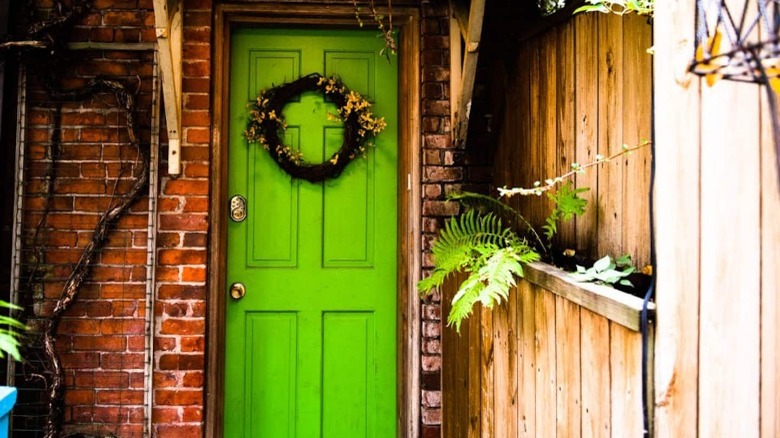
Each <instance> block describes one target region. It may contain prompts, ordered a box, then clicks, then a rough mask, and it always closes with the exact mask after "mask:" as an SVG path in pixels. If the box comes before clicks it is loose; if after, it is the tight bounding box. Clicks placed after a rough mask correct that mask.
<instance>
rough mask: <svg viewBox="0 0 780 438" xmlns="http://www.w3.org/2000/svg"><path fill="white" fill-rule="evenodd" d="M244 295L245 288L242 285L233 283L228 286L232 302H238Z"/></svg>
mask: <svg viewBox="0 0 780 438" xmlns="http://www.w3.org/2000/svg"><path fill="white" fill-rule="evenodd" d="M244 295H246V286H244V283H241V282H235V283H233V284H231V285H230V297H231V298H233V299H234V300H240V299H241V298H244Z"/></svg>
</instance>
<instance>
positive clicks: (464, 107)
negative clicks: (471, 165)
mask: <svg viewBox="0 0 780 438" xmlns="http://www.w3.org/2000/svg"><path fill="white" fill-rule="evenodd" d="M450 4H451V7H452V10H453V12H454V15H455V17H456V19H457V20H458V22H459V23H462V22H463V17H462V16H461V15H462V12H461V13H459V12H458V10H459V6H458V3H457V1H452V2H451V3H450ZM484 16H485V0H472V1H471V6H470V8H469V15H468V30H467V32H466V35H465V42H466V44H465V53H464V55H463V69H462V71H461V82H460V87H459V88H458V89H456V90H453V91H454V92H455V93H456V96H457V97H456V99H455V101H456V102H457V106H456V109H455V119H454V120H453V121H452V125H453V140H454V142H455V144H456V145H460V146H462V145H465V144H466V134H467V131H468V125H469V111H470V110H471V97H472V95H473V92H474V80H475V78H476V75H477V55H478V54H479V42H480V38H481V36H482V20H483V18H484Z"/></svg>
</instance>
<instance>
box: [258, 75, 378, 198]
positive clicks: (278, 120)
mask: <svg viewBox="0 0 780 438" xmlns="http://www.w3.org/2000/svg"><path fill="white" fill-rule="evenodd" d="M308 91H318V92H320V93H322V95H323V96H324V97H325V99H326V100H328V101H331V102H333V103H334V104H336V106H337V107H338V113H337V114H328V118H329V119H331V120H338V121H341V122H342V123H343V124H344V142H343V143H342V144H341V148H339V150H338V151H337V152H336V153H334V154H333V155H332V156H331V157H330V158H329V159H327V160H325V161H323V162H322V163H308V162H306V161H304V160H303V155H302V154H301V153H300V151H295V150H293V149H292V148H291V147H290V146H288V145H285V144H284V142H283V141H282V138H284V131H285V129H286V128H287V123H286V121H285V119H284V114H283V113H282V110H283V109H284V106H285V105H286V104H287V103H288V102H290V101H291V100H292V99H293V98H295V97H296V96H299V95H300V94H302V93H305V92H308ZM248 107H249V108H250V113H249V121H248V123H247V128H246V131H244V137H246V139H247V140H248V141H249V143H250V144H252V143H259V144H260V145H262V146H263V148H265V149H266V150H267V151H268V152H269V153H270V154H271V157H272V158H273V159H274V161H275V162H276V163H277V164H278V165H279V167H280V168H282V170H284V171H285V172H287V173H288V174H289V175H290V176H292V177H293V178H301V179H305V180H307V181H310V182H313V183H318V182H321V181H324V180H326V179H331V178H336V177H338V176H339V175H340V174H341V172H342V171H343V170H344V168H345V167H346V166H347V164H349V163H350V161H352V160H354V159H355V158H356V157H358V156H364V155H365V153H366V148H367V147H369V146H372V145H373V139H374V138H375V137H376V135H377V134H379V133H380V132H381V131H382V130H383V129H384V128H385V127H386V126H387V124H386V123H385V120H384V118H383V117H375V116H374V115H373V114H372V113H371V110H370V107H371V104H370V103H369V102H368V101H367V100H366V99H365V98H364V97H363V96H361V95H360V93H357V92H355V91H350V90H349V89H348V88H347V87H346V85H344V84H343V83H342V82H341V81H340V80H339V79H337V78H336V77H330V78H326V77H324V76H322V75H320V74H319V73H312V74H309V75H307V76H303V77H302V78H300V79H298V80H295V81H292V82H288V83H286V84H283V85H279V86H277V87H274V88H271V89H268V90H263V91H261V92H260V93H259V94H258V96H257V99H255V101H254V102H252V103H250V104H249V105H248Z"/></svg>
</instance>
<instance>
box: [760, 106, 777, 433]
mask: <svg viewBox="0 0 780 438" xmlns="http://www.w3.org/2000/svg"><path fill="white" fill-rule="evenodd" d="M761 97H762V112H761V436H762V437H763V438H770V437H777V436H780V358H778V355H780V323H778V320H780V299H778V296H777V295H778V291H780V269H778V266H780V220H778V218H780V193H778V187H777V169H776V167H775V149H774V148H775V143H774V138H773V134H772V121H771V120H770V118H771V117H773V115H772V114H771V113H770V112H769V107H768V105H767V99H766V97H765V96H763V95H762V96H761ZM774 117H777V115H774Z"/></svg>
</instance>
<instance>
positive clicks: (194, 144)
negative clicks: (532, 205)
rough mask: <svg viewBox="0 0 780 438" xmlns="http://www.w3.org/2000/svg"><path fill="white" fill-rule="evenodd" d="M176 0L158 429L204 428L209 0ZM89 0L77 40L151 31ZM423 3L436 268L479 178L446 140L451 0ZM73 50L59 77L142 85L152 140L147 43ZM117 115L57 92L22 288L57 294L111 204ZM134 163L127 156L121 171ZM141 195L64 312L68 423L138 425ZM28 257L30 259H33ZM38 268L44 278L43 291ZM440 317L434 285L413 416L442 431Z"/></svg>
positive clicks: (131, 7) (124, 431)
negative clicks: (58, 136)
mask: <svg viewBox="0 0 780 438" xmlns="http://www.w3.org/2000/svg"><path fill="white" fill-rule="evenodd" d="M40 1H41V3H44V2H46V1H47V0H40ZM442 3H443V2H442ZM184 4H185V15H184V47H183V56H184V64H183V76H184V79H183V106H184V107H183V110H182V136H183V138H182V150H181V158H182V174H181V176H180V177H179V178H176V179H171V178H169V177H168V176H167V174H166V172H165V170H166V169H167V163H165V162H164V158H165V156H166V152H165V151H164V150H162V151H161V156H162V158H163V161H162V162H161V163H160V166H159V170H160V175H161V177H160V180H159V188H158V211H159V213H158V216H157V221H158V225H159V231H158V233H157V235H156V238H157V241H156V245H157V252H156V257H157V265H156V284H155V288H154V292H155V294H156V302H155V306H154V314H155V326H154V327H153V334H154V355H153V370H154V373H153V382H154V393H153V397H152V400H153V406H154V408H153V423H154V425H153V431H152V432H153V433H154V434H155V435H156V436H160V437H182V436H196V435H199V434H201V433H202V430H203V424H202V421H203V395H204V391H203V386H204V362H205V357H204V351H205V350H204V349H205V329H206V328H205V321H206V319H205V313H206V277H207V275H206V272H207V266H206V261H207V257H208V245H209V218H208V213H207V212H208V206H209V179H208V177H209V166H210V161H209V160H210V124H211V112H210V101H211V96H210V89H211V71H212V65H211V62H210V57H211V52H212V47H211V41H212V37H213V35H212V32H211V24H212V23H211V22H212V9H213V5H212V1H211V0H185V2H184ZM94 6H95V10H94V11H93V12H91V13H90V14H89V15H88V16H87V17H86V18H85V19H84V20H83V21H82V22H81V23H80V24H79V25H78V26H76V27H75V28H74V30H73V34H72V40H74V41H96V42H139V41H153V38H154V29H153V25H154V20H153V13H152V4H151V0H94ZM421 17H422V20H421V34H422V38H423V40H422V44H421V47H422V53H421V61H422V72H421V77H422V80H423V82H422V84H421V87H422V89H421V91H422V98H423V101H422V111H423V119H422V126H423V136H424V141H423V151H422V156H423V166H424V167H423V169H422V175H423V181H422V183H423V193H424V195H423V199H421V201H420V202H422V211H423V216H424V217H423V218H421V220H422V227H423V231H424V236H423V247H424V250H425V251H426V253H425V254H424V267H425V268H430V267H431V260H430V258H429V255H428V253H427V251H428V249H429V245H430V241H431V239H432V237H433V236H434V234H435V232H436V230H438V228H439V227H440V226H441V223H442V221H443V219H444V218H445V217H446V216H449V215H451V214H453V213H455V212H457V207H456V206H455V205H454V204H447V203H445V202H444V196H445V195H446V194H447V193H449V192H451V191H453V190H458V189H460V188H461V187H462V186H463V185H464V183H465V182H466V181H467V180H468V179H469V178H470V175H471V176H472V178H471V179H472V180H473V181H474V182H479V181H476V179H477V178H476V177H477V176H484V172H480V170H479V169H480V168H479V167H478V165H479V164H480V162H479V160H477V159H474V158H473V154H471V153H469V152H468V151H466V150H456V149H454V148H453V147H452V145H451V139H450V120H449V36H448V30H449V24H448V19H447V13H446V7H444V6H443V5H438V3H435V4H432V3H428V2H423V3H422V4H421ZM75 56H76V58H75V59H74V60H73V61H71V62H69V63H67V64H66V65H64V66H63V67H62V68H63V70H62V71H63V72H66V73H65V74H64V75H63V78H64V86H67V87H73V86H78V85H80V84H82V83H83V82H84V80H85V79H86V78H89V77H92V76H94V75H96V74H103V75H106V76H108V77H111V78H118V79H120V80H122V81H123V82H125V83H127V84H129V85H130V86H131V87H136V86H138V87H139V93H140V96H139V107H140V120H141V121H142V124H143V125H144V130H143V134H142V135H143V136H142V138H143V140H144V141H145V142H148V141H149V138H150V134H149V132H150V131H149V125H150V123H151V113H150V111H151V108H152V97H151V86H152V81H151V75H152V64H151V61H152V54H151V53H148V52H143V53H137V52H99V51H91V52H84V53H81V54H77V55H75ZM32 73H35V72H32ZM33 76H34V75H31V77H33ZM139 79H140V84H139ZM133 89H134V88H133ZM27 90H28V108H29V111H28V114H27V117H26V121H27V124H28V126H29V127H28V129H27V131H26V134H27V142H26V144H25V147H26V151H27V169H26V172H27V173H26V175H27V184H26V186H25V191H26V195H25V196H26V197H25V212H24V215H25V233H26V236H27V237H28V241H27V246H26V247H25V251H26V252H25V254H26V255H29V254H32V253H34V249H35V248H36V246H35V245H33V244H32V243H33V242H31V238H32V235H33V230H34V228H35V225H36V224H37V222H38V220H39V218H40V216H41V211H42V208H43V203H42V199H41V197H40V194H41V193H42V191H43V190H44V188H45V181H44V179H43V177H42V175H43V173H44V171H45V168H46V163H47V160H48V158H47V157H46V156H45V148H46V145H47V143H48V142H49V140H50V138H51V134H52V132H51V131H52V128H51V125H52V114H53V108H54V105H53V104H52V103H51V102H47V99H46V95H45V93H43V92H42V91H41V87H40V84H39V83H37V82H35V81H34V80H32V79H31V83H30V84H29V86H28V88H27ZM123 117H124V116H123V114H122V113H121V112H118V111H117V110H115V109H113V101H112V99H111V98H110V97H108V96H101V97H98V98H95V99H92V100H89V101H87V102H83V103H79V104H67V105H65V106H64V109H63V120H62V128H63V130H62V134H63V152H62V155H61V157H60V163H59V164H58V165H57V168H56V169H57V173H56V178H57V181H58V182H57V184H55V187H54V193H55V197H54V198H53V203H52V212H51V213H50V215H49V217H48V219H47V220H46V222H45V233H44V234H43V236H44V237H43V239H45V244H46V247H45V248H46V250H45V261H44V262H45V263H43V264H42V267H43V269H42V270H41V271H40V272H41V273H43V274H45V275H44V276H43V277H42V278H40V279H37V280H35V281H34V282H33V283H34V284H32V286H31V287H29V288H28V289H29V291H30V293H38V294H39V295H40V294H45V296H46V298H47V299H48V301H47V302H48V303H51V302H52V300H53V299H55V298H56V297H57V296H58V295H59V290H60V287H61V284H62V281H63V279H64V278H65V277H66V276H67V275H68V274H69V272H70V266H71V264H72V263H74V262H75V261H76V260H77V259H78V257H79V254H80V249H81V248H82V247H83V246H84V245H85V243H86V241H87V239H88V238H89V235H90V234H91V229H92V226H93V225H94V223H95V222H96V221H97V218H98V213H99V212H101V211H102V208H104V207H105V204H106V202H107V199H108V197H109V196H108V193H109V192H110V191H111V189H112V187H113V186H112V184H113V183H112V181H113V179H112V178H114V177H115V176H116V175H117V173H118V172H119V171H120V169H121V166H120V160H119V157H120V156H122V157H124V158H125V159H127V158H129V149H128V148H127V147H126V146H124V143H123V140H124V135H125V134H124V132H123V131H122V129H120V128H119V126H120V125H121V123H122V121H123ZM162 126H163V127H164V123H163V125H162ZM163 130H164V129H163ZM475 166H476V167H475ZM475 169H476V171H475ZM128 172H129V170H127V169H125V173H124V175H127V174H128ZM125 183H126V182H123V183H122V184H125ZM120 188H121V189H125V187H124V186H123V185H120ZM147 206H148V200H147V199H144V200H141V201H140V202H139V203H138V204H137V205H136V206H135V207H134V209H133V213H132V214H131V215H129V216H128V217H126V218H125V219H123V220H122V221H121V222H120V225H119V226H118V227H117V228H118V229H117V230H116V231H114V232H113V233H112V235H111V237H110V239H109V244H108V247H107V248H106V249H105V250H103V251H102V252H101V255H100V257H99V259H98V264H99V266H98V267H96V268H95V269H94V270H93V272H92V275H91V276H90V279H89V281H88V283H87V284H85V286H84V288H83V290H82V292H81V295H80V297H79V299H78V300H77V302H76V303H75V304H74V306H73V308H72V309H71V310H69V311H68V313H67V316H66V318H65V320H64V321H63V324H62V326H61V329H60V334H61V335H60V338H59V339H60V340H59V343H58V347H59V349H60V351H61V352H62V353H63V360H64V365H65V368H66V369H67V370H68V371H67V375H68V380H67V384H68V391H67V393H66V402H67V412H66V421H67V426H66V429H67V430H68V431H81V432H88V433H94V434H99V433H108V432H112V433H117V434H119V435H120V436H123V437H125V436H140V435H141V433H142V432H143V428H144V425H143V406H144V400H143V385H144V380H143V379H144V375H143V367H144V363H143V359H144V355H143V349H144V345H145V344H144V342H145V341H144V325H143V322H144V317H145V312H146V311H147V309H145V307H144V302H145V295H144V293H145V291H146V274H147V271H146V251H147V248H148V247H149V245H150V241H149V239H148V236H147V233H146V227H147V224H148V223H147ZM28 262H29V260H28ZM32 266H33V265H30V264H28V271H30V269H29V268H31V267H32ZM36 282H37V283H41V284H42V285H43V287H42V289H41V290H40V291H38V289H37V288H36V286H35V284H37V283H36ZM36 291H37V292H36ZM49 309H50V306H44V308H42V309H39V312H41V314H43V315H45V314H46V312H48V311H50V310H49ZM440 320H441V314H440V307H439V299H438V296H433V297H431V298H430V299H427V300H425V301H424V302H423V304H422V336H423V339H422V351H421V353H420V354H421V356H422V357H421V363H422V369H421V377H422V379H421V382H422V383H421V384H422V388H421V389H422V400H421V405H422V418H421V423H422V429H421V430H422V435H423V436H425V437H434V436H439V435H440V423H441V394H440V387H441V385H440V380H441V366H442V364H441V352H440V350H441V348H440V333H441V330H442V328H441V322H440Z"/></svg>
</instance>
